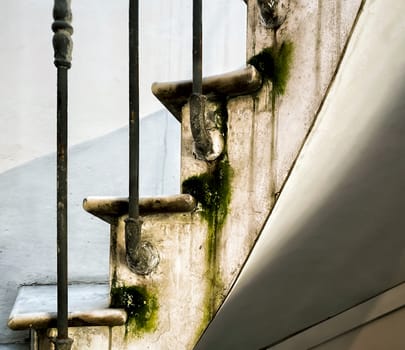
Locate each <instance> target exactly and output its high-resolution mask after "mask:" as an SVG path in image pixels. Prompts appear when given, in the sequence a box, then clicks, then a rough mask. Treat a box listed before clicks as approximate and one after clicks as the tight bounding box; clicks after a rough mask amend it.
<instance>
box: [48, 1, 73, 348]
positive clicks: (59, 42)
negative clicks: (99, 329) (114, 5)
mask: <svg viewBox="0 0 405 350" xmlns="http://www.w3.org/2000/svg"><path fill="white" fill-rule="evenodd" d="M53 17H54V22H53V24H52V30H53V31H54V33H55V34H54V36H53V47H54V53H55V61H54V63H55V66H56V67H57V280H58V286H57V300H58V302H57V304H58V319H57V327H58V334H57V337H56V338H54V339H53V342H54V344H55V348H56V349H57V350H59V349H60V350H68V349H70V348H71V346H72V343H73V340H72V339H70V338H69V336H68V287H67V284H68V254H67V252H68V247H67V233H68V230H67V229H68V220H67V170H68V169H67V165H68V137H67V136H68V131H67V129H68V69H69V68H70V67H71V60H72V46H73V44H72V39H71V35H72V34H73V27H72V25H71V21H72V11H71V7H70V0H55V3H54V8H53Z"/></svg>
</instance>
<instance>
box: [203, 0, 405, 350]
mask: <svg viewBox="0 0 405 350" xmlns="http://www.w3.org/2000/svg"><path fill="white" fill-rule="evenodd" d="M404 14H405V2H403V1H397V0H389V1H387V0H368V1H366V3H365V6H364V9H363V13H362V15H361V17H360V19H359V22H358V24H357V26H356V28H355V32H354V33H353V36H352V38H351V42H350V44H349V47H348V50H347V53H346V55H345V57H344V59H343V62H342V66H341V69H340V70H339V72H338V75H337V77H336V80H335V82H334V84H333V86H332V89H331V91H330V93H329V96H328V97H327V100H326V101H325V104H324V106H323V108H322V111H321V112H320V115H319V116H318V120H317V122H316V124H315V126H314V129H313V130H312V132H311V135H310V136H309V138H308V140H307V142H306V145H305V146H304V148H303V150H302V152H301V154H300V156H299V158H298V160H297V163H296V165H295V168H294V170H293V172H292V174H291V176H290V178H289V180H288V182H287V184H286V186H285V188H284V190H283V192H282V193H281V195H280V198H279V200H278V203H277V204H276V206H275V208H274V211H273V213H272V214H271V216H270V218H269V220H268V222H267V224H266V226H265V228H264V230H263V232H262V234H261V237H260V239H259V240H258V242H257V244H256V246H255V248H254V250H253V252H252V254H251V256H250V258H249V259H248V261H247V263H246V265H245V267H244V269H243V271H242V273H241V275H240V276H239V279H238V280H237V282H236V284H235V286H234V288H233V290H232V291H231V293H230V295H229V296H228V297H227V299H226V301H225V303H224V304H223V306H222V307H221V309H220V311H219V312H218V314H217V315H216V317H215V319H214V320H213V321H212V323H211V324H210V326H209V327H208V329H207V330H206V332H205V333H204V335H203V336H202V338H201V339H200V342H199V343H198V344H197V346H196V347H195V349H196V350H200V349H221V350H226V349H232V350H237V349H243V350H245V349H263V348H266V347H267V346H269V345H271V344H275V343H277V342H279V341H281V340H282V339H284V338H286V337H288V336H290V335H292V334H294V333H296V332H298V331H300V330H303V329H305V328H307V327H309V326H311V325H314V324H316V323H318V322H321V321H322V320H325V319H326V318H328V317H331V316H333V315H335V314H337V313H340V312H342V311H344V310H346V309H348V308H350V307H352V306H354V305H356V304H358V303H360V302H362V301H364V300H366V299H369V298H371V297H372V296H374V295H376V294H378V293H380V292H382V291H384V290H386V289H388V288H390V287H392V286H394V285H396V284H398V283H400V282H403V281H404V280H405V260H404V259H405V235H404V233H405V215H404V208H405V195H404V194H405V15H404Z"/></svg>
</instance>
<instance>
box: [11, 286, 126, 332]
mask: <svg viewBox="0 0 405 350" xmlns="http://www.w3.org/2000/svg"><path fill="white" fill-rule="evenodd" d="M68 295H69V308H68V324H69V327H82V326H120V325H123V324H125V322H126V320H127V313H126V312H125V310H123V309H113V308H110V307H109V305H110V287H109V285H108V284H107V283H105V284H90V283H89V284H72V285H69V291H68ZM56 305H57V299H56V285H32V286H22V287H20V288H19V290H18V294H17V298H16V301H15V303H14V306H13V309H12V310H11V314H10V317H9V320H8V326H9V327H10V328H11V329H13V330H24V329H46V328H54V327H56V319H57V306H56Z"/></svg>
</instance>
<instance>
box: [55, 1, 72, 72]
mask: <svg viewBox="0 0 405 350" xmlns="http://www.w3.org/2000/svg"><path fill="white" fill-rule="evenodd" d="M53 18H54V22H53V24H52V30H53V32H54V33H55V34H54V36H53V48H54V51H55V56H54V57H55V61H54V63H55V66H56V67H58V68H66V69H69V68H70V67H71V61H72V48H73V42H72V37H71V36H72V34H73V27H72V25H71V23H72V9H71V0H55V4H54V7H53Z"/></svg>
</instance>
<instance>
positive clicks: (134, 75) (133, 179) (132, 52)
mask: <svg viewBox="0 0 405 350" xmlns="http://www.w3.org/2000/svg"><path fill="white" fill-rule="evenodd" d="M138 203H139V5H138V0H130V4H129V213H128V214H129V217H130V218H133V219H138V217H139V204H138Z"/></svg>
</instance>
